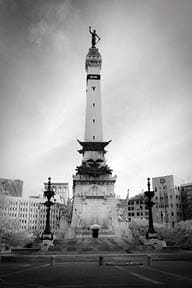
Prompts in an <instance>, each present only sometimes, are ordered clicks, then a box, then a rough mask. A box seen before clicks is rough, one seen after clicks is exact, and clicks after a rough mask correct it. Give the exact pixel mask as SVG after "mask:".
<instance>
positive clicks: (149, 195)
mask: <svg viewBox="0 0 192 288" xmlns="http://www.w3.org/2000/svg"><path fill="white" fill-rule="evenodd" d="M147 187H148V191H146V192H145V193H144V195H145V198H146V200H145V204H146V206H147V208H148V211H149V227H148V231H147V233H146V238H147V239H149V238H155V236H156V235H155V233H156V232H155V229H154V226H153V214H152V207H153V205H154V204H155V203H154V202H153V201H152V198H153V196H154V191H151V190H150V178H147Z"/></svg>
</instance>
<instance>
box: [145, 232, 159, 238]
mask: <svg viewBox="0 0 192 288" xmlns="http://www.w3.org/2000/svg"><path fill="white" fill-rule="evenodd" d="M145 238H146V239H157V233H156V232H153V233H151V232H148V231H147V233H146V235H145Z"/></svg>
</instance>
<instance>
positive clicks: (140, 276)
mask: <svg viewBox="0 0 192 288" xmlns="http://www.w3.org/2000/svg"><path fill="white" fill-rule="evenodd" d="M128 273H129V274H131V275H133V276H136V277H138V278H140V279H142V280H145V281H148V282H151V283H153V284H156V285H162V284H164V283H163V282H160V281H156V280H153V279H151V278H149V277H145V276H142V275H140V274H138V273H134V272H128Z"/></svg>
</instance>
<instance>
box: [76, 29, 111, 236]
mask: <svg viewBox="0 0 192 288" xmlns="http://www.w3.org/2000/svg"><path fill="white" fill-rule="evenodd" d="M89 32H90V33H91V37H92V41H91V43H92V46H91V48H89V52H88V54H87V56H86V61H85V69H86V73H87V75H86V116H85V137H84V141H79V140H78V142H79V144H80V145H81V147H82V148H81V150H79V151H78V152H79V153H80V154H82V163H81V165H80V166H78V167H77V168H76V171H77V172H76V175H74V176H73V196H74V203H73V216H72V227H74V228H76V232H78V233H79V235H82V233H84V232H85V231H86V233H88V234H89V232H90V233H91V230H94V229H96V230H98V231H99V233H98V235H100V234H101V232H102V233H106V231H108V232H109V233H112V226H113V224H114V223H112V221H111V219H112V218H113V219H115V211H116V198H115V193H114V184H115V181H116V176H112V170H111V169H110V168H109V167H108V166H107V165H106V161H105V153H106V151H105V147H106V146H107V145H108V144H109V142H110V141H107V142H105V141H103V127H102V107H101V89H100V81H101V74H100V73H101V63H102V57H101V55H100V53H99V50H98V48H96V44H97V43H98V41H99V40H100V37H99V36H98V35H97V34H96V31H95V30H93V31H91V27H89ZM112 216H113V217H112ZM93 227H94V228H93ZM86 229H87V230H86ZM86 235H87V234H86ZM93 235H96V234H94V233H93Z"/></svg>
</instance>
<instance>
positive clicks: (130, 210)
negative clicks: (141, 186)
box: [127, 193, 149, 222]
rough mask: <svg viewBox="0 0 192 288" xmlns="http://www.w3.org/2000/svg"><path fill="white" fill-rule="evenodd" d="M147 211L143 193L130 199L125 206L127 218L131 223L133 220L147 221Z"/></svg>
mask: <svg viewBox="0 0 192 288" xmlns="http://www.w3.org/2000/svg"><path fill="white" fill-rule="evenodd" d="M148 216H149V215H148V209H147V207H146V205H145V199H144V193H141V194H138V195H136V196H134V197H131V198H130V199H129V200H128V205H127V218H128V221H129V222H131V221H132V220H134V219H148Z"/></svg>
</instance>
